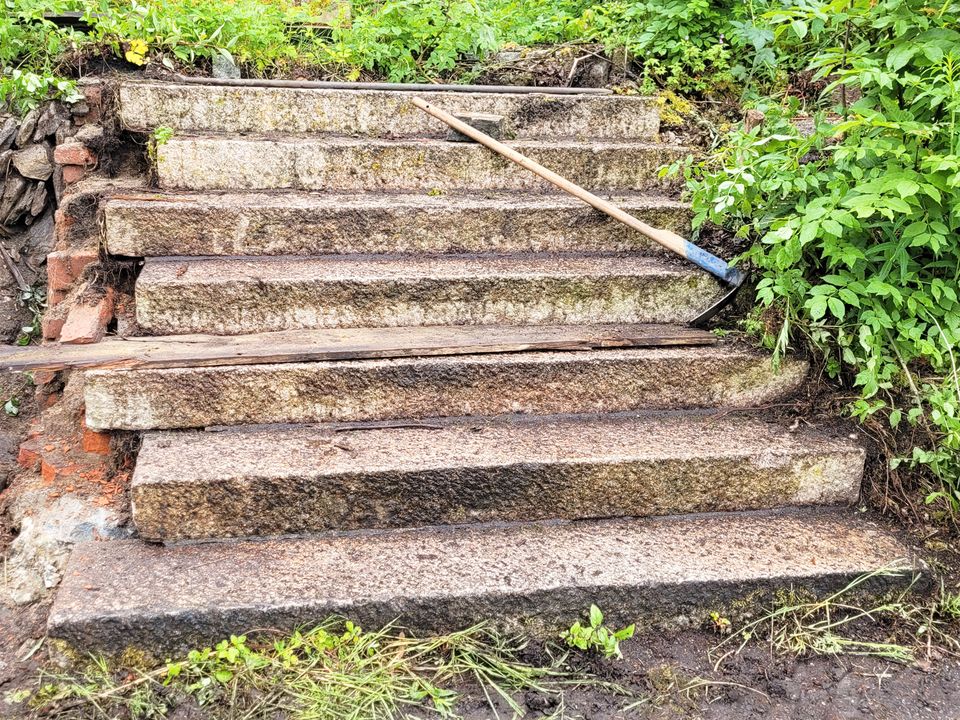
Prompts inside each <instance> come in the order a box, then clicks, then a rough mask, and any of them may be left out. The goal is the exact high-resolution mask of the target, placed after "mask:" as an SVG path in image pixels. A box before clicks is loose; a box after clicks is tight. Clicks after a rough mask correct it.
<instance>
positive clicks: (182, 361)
mask: <svg viewBox="0 0 960 720" xmlns="http://www.w3.org/2000/svg"><path fill="white" fill-rule="evenodd" d="M715 342H716V337H715V336H714V335H713V334H712V333H709V332H706V331H704V330H696V329H693V328H688V327H681V326H675V325H545V326H524V327H510V326H444V327H402V328H338V329H332V330H290V331H283V332H272V333H260V334H255V335H237V336H227V337H224V336H219V335H171V336H162V337H131V338H108V339H106V340H104V341H103V342H100V343H97V344H94V345H45V346H34V347H25V348H21V347H15V346H9V345H8V346H2V348H0V365H2V366H3V367H4V368H5V369H6V370H9V371H26V370H64V369H67V368H117V369H132V368H175V367H209V366H216V365H264V364H271V363H294V362H316V361H323V360H353V359H359V358H399V357H416V356H427V355H474V354H486V353H512V352H525V351H534V350H544V351H545V350H594V349H598V348H623V347H660V346H675V345H711V344H713V343H715Z"/></svg>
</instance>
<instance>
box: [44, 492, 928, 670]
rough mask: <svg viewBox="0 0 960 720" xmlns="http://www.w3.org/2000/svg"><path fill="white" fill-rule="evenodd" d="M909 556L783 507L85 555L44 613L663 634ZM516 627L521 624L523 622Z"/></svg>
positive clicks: (853, 526)
mask: <svg viewBox="0 0 960 720" xmlns="http://www.w3.org/2000/svg"><path fill="white" fill-rule="evenodd" d="M909 558H910V551H909V549H908V548H906V547H905V546H903V545H902V544H901V543H899V542H898V541H897V540H896V539H895V538H893V537H892V536H891V535H889V534H888V533H886V532H885V531H883V530H882V529H880V528H878V527H876V526H874V525H872V524H871V523H869V522H866V521H864V520H861V519H856V518H854V517H853V516H852V515H851V514H850V513H848V512H823V511H817V512H811V511H794V512H785V511H778V512H775V513H761V514H756V513H746V514H740V513H724V514H719V515H712V516H710V515H708V516H674V517H668V518H656V519H640V520H636V519H616V520H594V521H581V522H555V523H543V524H540V523H526V524H521V525H508V526H489V525H480V526H471V527H462V526H458V527H456V528H431V529H420V530H392V531H385V532H374V533H347V534H328V535H325V536H313V537H305V538H286V539H273V540H259V541H234V542H226V543H189V544H181V545H172V546H166V547H165V546H160V545H150V544H147V543H144V542H141V541H138V540H127V541H125V540H115V541H110V542H87V543H81V544H78V545H77V546H76V548H75V549H74V551H73V554H72V556H71V558H70V560H69V562H68V564H67V567H66V571H65V573H64V579H63V583H62V584H61V586H60V589H59V591H58V593H57V597H56V600H55V602H54V604H53V607H52V609H51V612H50V615H49V620H48V634H49V638H50V639H51V640H52V649H54V650H60V651H62V652H70V651H71V650H72V651H73V652H74V653H77V652H80V653H82V654H83V656H87V654H89V653H106V654H111V655H112V654H118V653H121V652H123V651H125V650H127V649H131V648H132V649H136V650H139V651H141V652H143V651H147V652H154V653H158V654H160V657H163V655H162V653H164V652H177V651H183V650H185V649H186V648H188V647H190V646H196V645H202V644H210V643H213V642H215V641H217V640H219V639H221V638H225V637H228V636H229V635H230V634H231V633H233V634H240V633H242V632H248V631H253V630H254V629H260V630H261V631H263V630H265V629H268V628H276V629H280V630H292V629H293V628H295V627H298V626H302V625H309V624H311V623H316V622H318V621H320V620H322V619H324V618H325V617H327V616H328V615H330V614H332V613H338V614H342V615H345V616H347V617H349V618H351V619H353V620H355V621H357V622H359V623H361V624H362V625H363V626H364V627H371V628H373V627H378V626H380V625H382V624H385V623H387V622H391V621H393V620H398V621H399V623H400V624H402V625H403V626H406V627H409V628H411V629H413V630H415V631H420V632H424V631H426V632H430V631H442V630H450V629H453V628H458V627H466V626H469V625H473V624H474V623H475V622H477V621H478V620H479V619H490V620H493V621H495V622H497V623H498V624H500V625H507V624H508V623H509V621H510V620H522V621H523V622H524V623H526V624H527V625H528V626H529V624H530V623H537V624H540V625H541V627H544V626H545V627H546V628H548V629H549V630H550V632H551V634H552V633H553V632H556V629H558V628H560V627H562V626H569V624H570V622H571V621H572V619H573V618H576V617H578V616H580V615H581V614H582V613H583V611H584V610H585V609H586V608H588V607H589V606H590V604H591V603H596V604H597V605H599V606H600V607H601V608H603V609H604V611H605V612H606V613H607V617H608V621H609V622H611V623H613V624H618V625H619V624H621V623H627V622H642V623H644V624H645V625H655V626H656V625H663V624H669V623H670V622H671V621H675V619H676V618H679V617H683V618H686V621H687V622H688V623H689V622H691V621H692V622H694V623H699V622H701V621H706V619H707V616H708V614H709V612H710V611H716V610H717V609H718V608H720V609H722V608H723V607H724V605H726V604H728V603H732V602H735V601H743V600H746V599H749V602H752V603H757V602H758V600H759V599H761V598H762V591H770V592H772V591H774V590H776V589H778V588H783V587H794V588H796V589H798V590H805V591H809V592H812V593H818V594H822V593H826V592H833V591H837V590H839V589H841V588H843V587H845V586H846V585H847V584H848V583H849V582H850V581H851V580H853V579H855V578H857V577H859V576H861V575H862V574H865V573H870V572H873V571H877V570H881V569H884V568H891V567H896V568H902V569H903V573H904V574H903V575H900V576H897V577H891V576H890V575H888V574H884V575H883V576H880V577H876V578H875V579H874V581H873V582H871V583H867V584H866V585H865V587H864V589H865V590H871V591H883V590H888V589H890V587H891V586H903V585H905V584H906V582H908V581H909V579H910V577H909V576H910V573H911V571H913V570H915V569H918V568H920V567H921V566H920V565H919V563H915V562H913V561H911V560H910V559H909ZM514 627H515V626H514Z"/></svg>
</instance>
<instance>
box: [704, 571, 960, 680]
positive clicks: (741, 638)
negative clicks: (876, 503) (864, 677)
mask: <svg viewBox="0 0 960 720" xmlns="http://www.w3.org/2000/svg"><path fill="white" fill-rule="evenodd" d="M902 574H903V571H902V570H896V569H892V568H884V569H880V570H877V571H875V572H872V573H868V574H866V575H862V576H861V577H859V578H857V579H856V580H853V581H852V582H851V583H850V584H849V585H847V586H846V587H845V588H843V589H842V590H840V591H838V592H836V593H834V594H832V595H830V596H828V597H826V598H824V599H822V600H808V599H804V598H802V597H801V596H800V595H799V594H798V593H796V592H794V591H790V592H787V593H784V594H783V595H782V596H781V597H779V598H778V600H777V602H776V603H775V604H774V606H773V608H772V609H771V610H770V611H769V612H767V613H766V614H764V615H763V616H762V617H760V618H759V619H757V620H754V621H752V622H750V623H748V624H746V625H745V626H743V627H742V628H741V629H740V630H739V631H738V632H736V633H732V634H731V635H730V636H729V637H728V638H726V639H725V640H723V641H721V642H720V643H719V644H718V645H717V647H716V648H715V649H714V657H715V662H714V669H715V670H716V669H718V668H719V667H720V666H721V665H722V664H723V662H724V661H725V660H726V659H727V658H729V657H730V656H732V655H736V654H738V653H739V652H740V651H742V650H743V649H744V648H745V647H746V646H747V644H748V643H749V642H751V641H753V640H763V641H766V642H767V643H769V645H770V648H771V649H772V650H773V651H774V652H776V653H780V654H790V655H796V656H813V655H858V656H867V657H874V658H878V659H884V660H889V661H891V662H897V663H901V664H913V663H915V662H917V661H918V660H919V659H920V658H921V657H926V659H930V658H931V657H932V656H933V655H935V654H957V653H960V595H958V594H956V593H951V592H948V591H947V590H946V589H945V588H944V587H941V589H940V593H939V594H938V595H936V596H934V597H932V598H931V599H929V600H926V601H918V600H916V599H915V598H914V597H913V588H914V585H915V583H916V581H917V578H916V577H915V578H914V579H913V582H911V583H909V585H908V587H907V588H905V589H904V590H902V591H900V592H899V593H897V594H895V595H894V596H892V597H889V598H887V599H881V600H879V601H876V602H873V603H868V604H864V602H863V600H862V597H863V592H862V591H863V590H865V589H866V588H865V586H867V585H869V583H870V582H871V581H873V580H876V579H878V578H883V577H890V576H896V575H902Z"/></svg>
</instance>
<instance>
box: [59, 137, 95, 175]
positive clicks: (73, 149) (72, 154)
mask: <svg viewBox="0 0 960 720" xmlns="http://www.w3.org/2000/svg"><path fill="white" fill-rule="evenodd" d="M53 161H54V162H55V163H57V165H83V166H84V167H93V166H94V165H96V164H97V156H96V155H94V154H93V153H92V152H90V149H89V148H87V147H86V146H84V145H82V144H80V143H78V142H67V143H63V144H62V145H57V147H56V148H55V149H54V151H53ZM64 180H66V178H64ZM67 182H69V181H67Z"/></svg>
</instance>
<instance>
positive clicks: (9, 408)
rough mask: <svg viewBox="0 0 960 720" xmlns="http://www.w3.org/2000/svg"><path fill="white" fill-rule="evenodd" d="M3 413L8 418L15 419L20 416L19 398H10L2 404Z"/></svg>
mask: <svg viewBox="0 0 960 720" xmlns="http://www.w3.org/2000/svg"><path fill="white" fill-rule="evenodd" d="M3 411H4V412H5V413H6V414H7V415H9V416H10V417H16V416H17V415H19V414H20V398H18V397H11V398H8V399H7V401H6V402H5V403H4V404H3Z"/></svg>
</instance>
